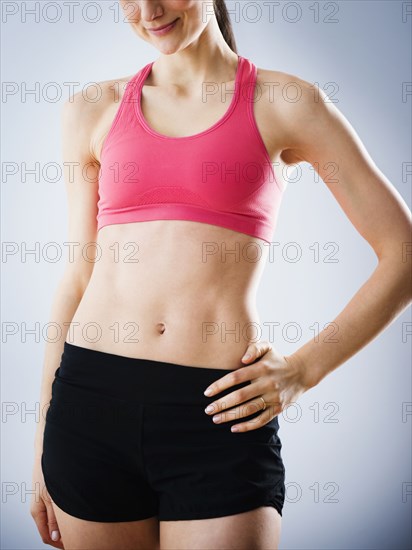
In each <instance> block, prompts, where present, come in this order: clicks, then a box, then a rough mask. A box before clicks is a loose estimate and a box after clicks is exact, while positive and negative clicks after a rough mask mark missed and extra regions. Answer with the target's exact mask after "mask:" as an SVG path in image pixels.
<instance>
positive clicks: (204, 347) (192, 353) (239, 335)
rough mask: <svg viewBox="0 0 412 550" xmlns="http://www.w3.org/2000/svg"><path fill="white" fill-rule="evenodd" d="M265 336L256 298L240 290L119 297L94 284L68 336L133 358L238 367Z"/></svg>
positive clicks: (73, 341) (84, 344)
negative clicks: (252, 345) (243, 295)
mask: <svg viewBox="0 0 412 550" xmlns="http://www.w3.org/2000/svg"><path fill="white" fill-rule="evenodd" d="M260 337H261V326H260V319H259V316H258V314H257V311H256V307H255V304H254V303H253V302H252V301H246V302H243V301H242V299H241V297H236V296H234V295H231V294H230V295H228V296H224V295H221V296H219V295H218V294H217V295H216V296H215V295H213V293H211V292H209V293H208V292H207V291H206V290H205V292H204V294H202V293H201V292H200V293H191V292H189V293H188V292H186V293H184V292H183V291H182V294H181V293H179V292H174V291H170V293H169V296H168V295H167V293H164V292H163V291H160V293H159V295H156V293H154V294H151V292H150V291H147V292H145V290H144V289H141V291H140V293H139V294H133V295H130V294H128V293H127V292H123V294H122V295H121V296H113V295H111V294H110V290H109V289H107V288H106V289H105V291H104V292H103V290H102V289H100V288H99V287H96V286H93V285H91V286H89V287H88V288H87V291H86V293H85V295H84V296H83V298H82V300H81V302H80V304H79V307H78V309H77V311H76V313H75V315H74V316H73V319H72V321H71V323H70V326H69V331H68V335H67V337H66V341H67V342H69V343H71V344H74V345H77V346H80V347H85V348H88V349H93V350H96V351H102V352H108V353H112V354H117V355H121V356H125V357H129V358H136V359H139V358H140V359H148V360H155V361H163V362H171V363H176V364H180V365H183V366H191V367H204V368H213V369H234V368H238V367H240V366H242V363H241V358H242V356H243V355H244V352H245V350H246V348H247V346H248V344H249V343H250V342H251V341H258V340H259V339H260Z"/></svg>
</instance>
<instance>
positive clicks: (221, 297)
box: [31, 0, 411, 550]
mask: <svg viewBox="0 0 412 550" xmlns="http://www.w3.org/2000/svg"><path fill="white" fill-rule="evenodd" d="M121 4H122V7H123V9H124V11H125V14H126V15H127V17H128V20H129V22H130V24H131V25H132V28H133V30H134V31H135V32H136V33H137V34H138V36H140V37H141V38H142V39H143V40H145V41H147V42H149V43H150V44H152V45H153V46H154V47H156V48H157V49H158V50H159V52H160V54H161V55H160V57H159V58H158V59H157V60H156V61H155V62H153V63H150V64H148V65H146V66H145V67H143V68H142V69H140V70H139V71H138V72H137V73H135V74H134V75H132V77H128V78H125V79H123V80H122V81H121V84H122V86H116V84H117V82H116V81H110V82H104V83H102V101H100V102H98V103H89V102H87V101H86V100H85V99H84V97H83V96H82V95H80V94H77V95H76V96H75V97H74V101H73V102H66V104H65V106H64V111H63V152H64V160H65V161H67V163H68V162H71V163H74V164H72V165H71V166H73V165H74V166H75V169H74V172H73V174H72V173H69V172H67V174H66V184H67V193H68V203H69V241H71V242H72V243H74V244H73V248H72V249H73V259H72V261H71V262H69V264H68V265H67V269H66V271H65V275H64V278H63V280H62V281H61V284H60V286H59V288H58V291H57V294H56V298H55V301H54V306H53V311H52V319H53V321H55V322H58V323H59V324H60V326H61V327H62V329H63V334H64V338H62V339H61V341H59V342H57V343H53V344H51V343H49V344H47V349H46V357H45V365H44V374H43V381H42V391H41V403H42V406H43V407H45V406H46V405H48V404H49V402H50V408H48V410H47V416H46V419H45V420H46V421H44V419H43V422H42V423H41V424H40V425H39V429H38V431H37V435H36V442H35V449H36V460H35V464H34V470H33V480H34V482H35V483H37V484H38V485H37V486H38V487H44V483H45V484H46V487H47V491H42V492H41V494H40V495H37V497H38V498H34V499H33V501H32V508H31V512H32V515H33V517H34V519H35V521H36V524H37V527H38V529H39V532H40V534H41V536H42V539H43V541H44V542H45V543H47V544H50V545H52V546H54V547H56V548H63V547H64V548H66V549H67V548H70V549H74V548H83V549H84V548H88V549H92V548H93V549H94V548H96V549H97V548H98V549H104V548H107V549H109V548H110V549H112V548H122V549H123V550H125V549H129V548H130V549H131V548H133V549H137V548H145V549H147V548H151V549H152V548H227V547H231V548H235V547H236V548H252V547H253V548H276V547H277V546H278V541H279V537H280V528H281V514H282V508H283V504H284V497H285V485H284V480H285V468H284V465H283V462H282V457H281V442H280V439H279V436H278V433H277V432H278V429H279V424H278V415H279V414H280V413H281V412H282V410H283V409H284V408H285V407H286V406H287V405H288V404H290V403H292V402H294V401H296V400H298V399H299V397H300V396H301V395H302V393H304V392H305V391H307V390H308V389H310V388H312V387H314V386H315V385H316V384H318V383H319V382H320V381H321V380H322V379H323V378H324V377H325V376H326V375H327V374H328V373H329V372H331V371H332V370H333V369H335V368H336V367H338V366H339V365H340V364H342V363H343V362H345V361H346V360H347V359H349V358H350V357H351V356H352V355H354V354H355V353H356V352H357V351H359V350H360V349H361V348H362V347H363V346H365V345H366V344H367V343H368V342H369V341H370V340H372V338H374V337H375V336H376V335H377V334H378V333H379V332H380V331H382V330H383V328H384V327H385V326H387V325H388V324H389V322H390V321H392V320H393V318H394V316H396V315H397V314H399V313H400V312H401V311H402V310H403V309H404V308H405V307H406V306H407V305H408V304H409V303H410V300H411V292H410V256H408V255H407V253H406V249H405V243H407V242H408V241H409V240H410V229H411V224H410V212H409V211H408V209H407V208H406V206H405V204H404V202H403V201H402V199H401V198H400V197H399V195H398V194H397V193H396V191H395V190H394V188H393V187H392V186H391V185H390V184H389V183H388V182H387V180H386V179H385V178H384V176H383V175H382V174H381V172H379V170H378V169H377V168H376V166H375V165H374V164H373V162H372V161H371V159H370V157H369V156H368V154H367V153H366V151H365V150H364V148H363V147H362V145H361V143H360V140H359V139H358V138H357V136H356V134H355V132H354V130H353V129H352V128H351V126H350V125H349V124H348V122H347V121H346V120H345V118H344V117H343V116H342V115H341V114H340V113H339V112H338V110H337V109H336V108H335V107H334V106H333V103H329V102H326V101H325V99H326V96H325V94H324V93H323V92H322V91H321V90H319V89H318V88H316V86H314V85H312V84H310V83H308V82H305V81H303V80H301V79H299V78H297V77H295V76H293V77H292V76H291V75H288V74H285V73H279V72H277V71H267V70H261V69H259V70H258V71H257V70H256V66H255V65H254V64H253V63H252V62H251V61H250V60H249V59H246V58H244V57H242V56H240V55H238V54H237V51H236V46H235V41H234V38H233V34H232V30H231V27H230V23H229V17H228V14H227V11H226V8H225V4H224V1H223V0H215V1H212V0H208V1H202V2H199V1H197V0H193V1H192V0H158V1H157V0H150V1H148V0H138V1H133V2H127V1H122V2H121ZM291 80H292V81H293V82H294V84H295V86H298V88H299V92H300V94H301V96H300V100H299V101H298V102H289V101H287V97H286V96H285V94H284V93H283V91H282V90H284V89H285V88H284V87H285V86H286V85H287V84H288V83H289V82H290V81H291ZM269 82H271V83H273V82H277V83H278V84H280V85H278V86H267V85H265V83H266V84H267V83H269ZM216 83H218V84H216ZM113 90H116V94H115V96H114V97H113ZM272 93H274V94H275V96H274V98H273V97H272V98H271V94H272ZM228 95H230V97H231V99H230V100H229V101H225V98H226V97H227V96H228ZM175 113H178V115H179V116H175V115H174V114H175ZM274 129H275V130H274ZM303 161H306V162H310V163H311V164H312V165H313V166H314V167H316V170H317V171H318V173H319V174H320V176H321V177H322V178H323V179H324V181H325V183H326V185H328V187H329V188H330V190H331V192H332V193H333V194H334V196H335V198H336V200H337V201H338V202H339V204H340V205H341V206H342V208H343V209H344V211H345V213H346V214H347V216H348V218H349V219H350V221H351V222H352V223H353V224H354V226H355V227H356V228H357V229H358V231H359V232H360V234H361V235H362V236H363V237H364V238H365V239H366V240H367V241H368V242H369V243H370V245H371V246H372V247H373V249H374V251H375V252H376V254H377V256H378V258H379V267H378V268H377V269H376V271H375V272H374V273H373V275H372V276H371V277H370V279H369V280H368V281H367V282H366V283H365V285H363V287H362V288H361V289H360V290H359V292H358V293H357V294H356V295H355V296H354V297H353V299H352V300H351V301H350V303H349V304H348V306H347V307H346V308H345V309H344V310H343V311H342V313H341V314H340V315H339V316H338V317H337V318H336V319H335V323H337V324H338V325H339V330H340V332H339V335H340V338H339V341H338V342H337V343H336V344H335V346H333V347H331V346H330V345H325V344H323V343H322V342H323V341H324V339H323V338H322V336H323V335H322V333H321V334H320V335H319V338H318V340H319V341H318V342H316V345H315V341H311V342H308V343H306V344H305V345H304V346H303V347H302V348H300V349H299V350H297V351H296V353H293V354H292V355H290V356H287V357H284V356H282V355H281V354H280V353H279V352H278V351H276V350H274V349H272V348H271V346H270V345H268V344H267V343H265V342H256V339H255V338H253V332H252V333H251V331H250V330H249V329H251V328H253V326H254V324H255V323H256V324H257V325H258V324H259V322H260V321H259V316H258V313H257V310H256V305H255V295H256V290H257V286H258V282H259V276H260V274H261V273H262V270H263V267H264V263H265V259H266V254H267V250H268V246H267V243H268V242H270V240H271V237H272V235H273V231H274V229H275V221H276V216H277V213H278V209H279V205H280V202H281V198H282V194H283V192H284V189H285V183H286V182H285V181H284V180H283V178H282V168H284V167H285V166H287V165H292V164H294V163H298V162H303ZM330 162H333V163H335V164H336V165H337V166H338V168H339V171H338V173H339V182H340V185H334V184H333V183H331V182H329V181H328V175H329V174H330ZM67 163H66V164H67ZM67 165H68V164H67ZM275 167H276V170H275ZM90 243H96V246H91V244H90ZM250 254H255V257H254V261H251V256H250ZM366 319H367V320H368V322H367V323H366V322H364V321H365V320H366ZM324 332H326V329H325V331H324ZM246 352H248V354H249V357H247V355H246ZM58 366H59V368H56V367H58ZM207 387H210V388H211V390H212V392H211V393H209V394H204V393H203V392H204V391H205V390H206V388H207ZM206 405H212V407H211V409H212V412H211V413H209V412H206V411H205V407H206ZM218 413H221V414H220V418H217V417H218V416H219V415H218ZM235 427H237V428H238V431H237V432H236V431H234V428H235ZM55 535H57V536H55ZM63 545H64V546H63Z"/></svg>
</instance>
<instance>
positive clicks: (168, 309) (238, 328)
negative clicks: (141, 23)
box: [66, 70, 284, 369]
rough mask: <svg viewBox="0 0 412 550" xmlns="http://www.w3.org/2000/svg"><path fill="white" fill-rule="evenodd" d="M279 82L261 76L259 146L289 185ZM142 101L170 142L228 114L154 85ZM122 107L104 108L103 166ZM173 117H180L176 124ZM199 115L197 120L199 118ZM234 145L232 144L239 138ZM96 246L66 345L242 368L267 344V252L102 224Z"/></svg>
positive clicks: (188, 230)
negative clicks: (261, 307)
mask: <svg viewBox="0 0 412 550" xmlns="http://www.w3.org/2000/svg"><path fill="white" fill-rule="evenodd" d="M274 81H277V82H279V74H278V73H274V72H272V71H261V70H259V71H258V74H257V83H256V87H257V88H259V96H260V100H259V101H256V102H255V103H254V107H253V109H254V115H255V120H256V124H257V127H258V129H259V133H260V136H261V138H262V140H263V143H262V145H264V147H265V148H266V150H267V154H268V156H269V158H270V159H271V161H272V163H273V170H274V171H275V173H276V179H277V181H278V182H282V184H283V183H284V180H283V179H282V178H281V174H282V170H281V169H282V167H283V166H284V160H282V158H281V156H280V155H281V152H282V149H283V148H284V147H283V146H284V135H283V131H282V124H281V119H280V117H279V118H277V115H276V107H275V105H276V104H275V103H274V102H275V99H276V93H277V91H276V90H277V87H278V86H276V85H275V86H270V85H268V82H274ZM226 90H227V91H228V92H230V90H233V82H232V83H226ZM142 98H143V100H142V109H143V111H144V117H145V121H146V123H147V124H148V125H149V126H150V127H151V128H152V129H154V131H157V132H160V133H161V134H163V135H166V136H176V137H179V136H192V135H194V134H196V133H198V132H202V131H203V130H204V129H206V128H209V127H211V126H212V125H214V123H215V122H216V121H217V120H220V119H221V118H222V117H223V116H224V114H225V112H226V111H227V110H228V103H227V102H222V101H221V99H220V96H218V95H217V97H216V98H215V99H213V97H212V98H211V99H210V100H208V102H207V103H204V102H200V101H199V98H197V97H193V98H192V99H190V98H189V99H188V98H185V99H184V100H181V103H180V105H179V104H178V100H176V99H173V98H172V97H171V96H170V95H168V93H167V91H162V90H161V89H160V87H152V86H151V79H150V78H148V79H146V81H145V87H144V88H142ZM159 105H162V113H172V115H171V116H170V115H169V116H168V118H167V119H166V114H164V115H162V114H159ZM177 105H178V106H177ZM206 105H207V107H206ZM118 107H119V105H118V103H117V105H113V106H111V107H110V108H107V109H106V112H105V114H104V116H102V119H101V121H102V122H101V124H99V125H98V127H96V129H95V140H94V143H95V151H96V157H97V158H98V159H100V154H101V151H102V144H103V143H104V140H105V139H106V136H107V135H108V129H110V128H111V125H112V122H113V119H114V116H115V114H116V112H117V110H118ZM174 112H179V117H178V118H176V117H174V116H173V113H174ZM196 112H197V113H201V115H199V116H197V117H196V118H194V115H195V113H196ZM186 113H188V114H187V115H186ZM200 121H201V122H200ZM216 131H218V128H217V129H216ZM233 139H234V143H236V136H233ZM178 145H179V142H178V141H177V142H176V147H178ZM159 162H161V159H159ZM273 185H275V183H274V182H273ZM96 242H97V248H98V250H99V257H98V259H97V261H96V262H95V265H94V268H93V272H92V275H91V278H90V281H89V283H88V286H87V288H86V290H85V292H84V295H83V297H82V299H81V302H80V304H79V306H78V308H77V311H76V312H75V315H74V317H73V319H72V322H71V326H70V332H69V334H68V336H67V338H66V340H67V341H69V342H70V343H72V344H75V345H78V346H82V347H86V348H90V349H96V350H98V351H105V352H108V353H114V354H118V355H123V356H127V357H138V358H147V359H152V360H158V361H167V362H171V363H178V364H182V365H188V366H193V367H209V368H216V369H235V368H238V367H240V366H242V363H241V357H242V356H243V354H244V352H245V350H246V348H247V346H248V344H249V342H251V341H257V340H258V339H259V338H260V337H261V329H262V326H261V321H260V318H259V314H258V311H257V307H256V294H257V289H258V284H259V280H260V277H261V274H262V271H263V268H264V265H265V262H266V258H267V255H268V250H269V246H268V243H266V242H265V241H263V240H262V239H260V238H255V237H253V236H250V235H247V234H245V233H240V232H238V231H234V230H232V229H229V228H226V227H219V226H216V225H211V224H208V223H200V222H197V221H190V220H182V219H180V220H179V219H176V220H156V219H154V220H151V221H141V222H132V223H117V224H112V225H106V226H104V227H102V228H101V229H100V230H99V232H98V234H97V241H96ZM274 307H275V305H274Z"/></svg>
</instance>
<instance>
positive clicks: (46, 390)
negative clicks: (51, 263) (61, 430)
mask: <svg viewBox="0 0 412 550" xmlns="http://www.w3.org/2000/svg"><path fill="white" fill-rule="evenodd" d="M83 292H84V290H83V289H82V288H81V286H80V285H76V284H74V283H71V282H70V281H67V280H66V279H65V278H64V277H63V279H62V280H61V281H60V283H59V284H58V286H57V289H56V291H55V295H54V298H53V304H52V309H51V314H50V321H51V322H53V323H57V325H58V326H59V328H60V329H61V338H59V339H58V340H57V341H56V342H47V343H46V346H45V354H44V361H43V373H42V380H41V389H40V420H39V423H38V425H37V428H36V435H35V440H34V449H35V453H36V455H41V453H42V448H43V433H44V426H45V418H46V413H47V409H48V405H49V403H50V399H51V385H52V383H53V380H54V375H55V372H56V370H57V368H58V367H59V365H60V360H61V355H62V353H63V347H64V342H65V340H66V336H67V332H68V330H69V325H70V322H71V320H72V318H73V316H74V313H75V312H76V309H77V307H78V305H79V303H80V300H81V298H82V295H83Z"/></svg>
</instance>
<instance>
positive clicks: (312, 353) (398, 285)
mask: <svg viewBox="0 0 412 550" xmlns="http://www.w3.org/2000/svg"><path fill="white" fill-rule="evenodd" d="M407 259H408V261H407V262H406V263H405V262H404V261H403V260H402V259H400V257H399V256H397V257H395V256H394V255H391V256H389V255H388V256H386V257H384V258H383V259H381V260H380V261H379V263H378V265H377V267H376V268H375V270H374V272H373V273H372V275H371V276H370V277H369V278H368V279H367V281H366V282H365V283H364V284H363V285H362V286H361V288H360V289H359V290H358V291H357V292H356V294H355V295H354V296H353V297H352V299H351V300H350V301H349V303H348V304H347V305H346V307H345V308H344V309H343V310H342V311H341V313H340V314H339V315H338V316H337V317H336V318H335V319H334V321H333V323H334V325H333V328H332V327H331V326H329V327H326V328H325V329H324V330H322V331H321V332H320V333H319V334H318V335H317V336H316V337H315V338H313V339H312V340H310V341H308V342H307V343H306V344H304V345H303V346H302V347H301V348H299V349H298V350H297V351H296V352H294V353H293V354H292V355H290V356H286V359H287V360H288V361H291V362H293V361H295V362H296V363H297V364H299V365H300V366H301V367H302V372H304V373H305V377H306V380H305V385H306V386H307V388H308V389H309V388H310V387H313V386H315V385H316V384H318V383H319V382H320V381H321V380H322V379H323V378H324V377H325V376H326V375H327V374H329V373H330V372H332V371H333V370H335V369H336V368H337V367H339V366H340V365H341V364H342V363H344V362H345V361H347V360H348V359H349V358H350V357H352V356H353V355H354V354H356V353H357V352H358V351H359V350H361V349H362V348H363V347H364V346H366V345H367V344H368V343H369V342H370V341H371V340H373V339H374V338H375V337H376V336H377V335H378V334H379V333H380V332H382V331H383V330H384V329H385V328H386V327H387V326H388V325H389V324H390V323H391V322H392V321H393V320H394V319H395V318H396V317H397V316H398V315H399V314H400V313H401V312H402V311H403V310H404V309H405V308H406V307H407V306H408V305H409V304H410V302H411V299H412V296H411V268H410V260H409V258H407ZM407 268H408V269H407ZM335 329H336V332H335Z"/></svg>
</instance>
